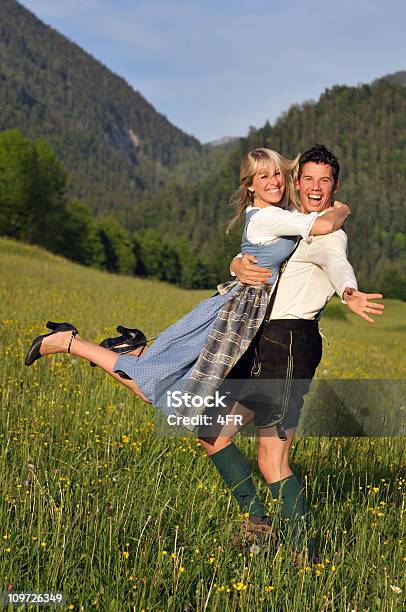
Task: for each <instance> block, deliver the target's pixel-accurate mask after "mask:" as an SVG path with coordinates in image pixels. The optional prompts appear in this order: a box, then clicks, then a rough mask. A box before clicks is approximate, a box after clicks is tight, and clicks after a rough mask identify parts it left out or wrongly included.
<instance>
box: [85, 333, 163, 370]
mask: <svg viewBox="0 0 406 612" xmlns="http://www.w3.org/2000/svg"><path fill="white" fill-rule="evenodd" d="M117 331H118V332H119V333H120V334H121V336H117V337H116V338H106V339H105V340H102V341H101V342H100V343H99V346H102V347H103V348H107V349H110V350H112V351H114V352H115V353H118V354H120V355H125V354H127V353H131V351H134V350H135V349H136V348H140V347H142V350H141V352H140V353H139V355H138V356H140V355H141V354H142V353H143V352H144V350H145V348H146V346H147V343H148V342H150V341H151V340H155V338H150V339H149V340H147V337H146V335H145V334H143V333H142V331H140V330H139V329H136V328H131V327H124V325H118V326H117ZM90 365H91V367H92V368H94V367H96V364H95V363H93V362H92V361H91V362H90Z"/></svg>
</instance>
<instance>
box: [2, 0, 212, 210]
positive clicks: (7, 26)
mask: <svg viewBox="0 0 406 612" xmlns="http://www.w3.org/2000/svg"><path fill="white" fill-rule="evenodd" d="M0 104H1V109H2V112H1V114H0V131H1V130H6V129H10V128H19V129H21V131H22V132H23V134H24V135H25V136H27V137H29V138H38V137H42V138H46V139H47V140H48V141H49V142H50V143H51V144H52V145H53V146H54V147H55V148H56V150H57V153H58V155H59V156H60V157H61V159H62V160H63V162H64V163H65V166H66V168H67V169H68V171H69V174H70V181H69V186H70V190H71V193H72V194H73V195H74V196H75V197H79V198H81V199H82V200H84V201H86V202H87V203H89V204H90V205H91V207H92V209H93V211H94V212H98V211H100V210H106V209H117V208H120V207H121V208H125V207H127V206H130V205H133V204H134V202H136V200H137V198H138V197H139V195H140V194H141V193H142V192H144V191H145V190H148V189H152V188H155V187H156V186H157V185H159V184H161V183H162V181H163V180H164V178H165V177H166V176H167V174H168V172H169V170H170V169H173V168H174V167H175V165H176V164H177V163H178V162H179V161H180V160H184V159H185V158H186V159H187V158H188V156H191V157H193V156H199V154H200V150H201V145H200V143H199V142H198V140H196V139H195V138H193V137H191V136H188V135H187V134H185V133H184V132H182V131H181V130H179V129H178V128H176V127H175V126H173V125H172V124H171V123H170V122H169V121H168V120H167V119H166V118H165V117H164V116H163V115H161V114H160V113H158V112H157V111H156V110H155V109H154V108H153V106H151V104H149V103H148V102H147V101H146V100H145V98H143V96H142V95H141V94H140V93H138V92H137V91H134V90H133V89H132V88H131V87H130V86H129V85H128V83H126V82H125V81H124V79H122V78H120V77H118V76H116V75H115V74H113V73H112V72H111V71H110V70H108V69H107V68H106V67H105V66H103V65H102V64H101V63H100V62H98V61H97V60H96V59H94V58H93V57H91V56H90V55H89V54H88V53H86V52H85V51H83V50H82V49H81V48H80V47H78V46H77V45H76V44H73V43H72V42H70V41H69V40H67V39H66V38H65V37H64V36H62V35H61V34H59V33H58V32H56V31H55V30H54V29H52V28H50V27H48V26H47V25H45V24H44V23H42V22H41V21H40V20H39V19H37V18H36V17H35V16H34V15H33V14H32V13H31V12H29V11H28V10H27V9H25V8H24V7H22V6H21V5H20V4H19V3H18V2H16V1H15V0H2V1H1V3H0Z"/></svg>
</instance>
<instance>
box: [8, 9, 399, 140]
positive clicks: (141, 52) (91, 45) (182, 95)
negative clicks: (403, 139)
mask: <svg viewBox="0 0 406 612" xmlns="http://www.w3.org/2000/svg"><path fill="white" fill-rule="evenodd" d="M20 2H21V4H23V5H24V6H26V7H27V8H29V9H30V10H31V11H32V12H34V13H35V14H36V15H37V16H38V17H39V18H40V19H42V21H44V22H45V23H47V24H49V25H51V26H53V27H54V28H56V29H57V30H58V31H59V32H61V33H62V34H64V35H65V36H67V37H68V38H69V39H70V40H72V41H74V42H76V43H77V44H79V45H80V46H81V47H82V48H83V49H85V50H86V51H88V52H89V53H91V54H92V55H93V56H94V57H96V58H97V59H99V60H100V61H102V62H103V63H104V64H105V65H106V66H108V67H109V68H110V69H112V70H113V71H114V72H116V73H117V74H119V75H120V76H123V77H124V78H125V79H126V80H127V81H128V82H129V83H130V84H131V85H132V86H133V87H134V89H136V90H138V91H139V92H141V93H142V95H143V96H144V97H145V98H146V99H147V100H148V101H149V102H151V103H152V104H153V105H154V106H155V108H156V109H157V110H158V111H159V112H161V113H163V114H164V115H166V116H167V117H168V119H169V120H170V121H171V122H172V123H174V124H175V125H177V126H178V127H180V128H181V129H183V130H184V131H186V132H188V133H189V134H193V135H194V136H196V137H197V138H199V140H201V141H202V142H208V141H211V140H215V139H218V138H222V137H223V136H243V135H245V134H246V133H247V131H248V129H249V126H256V127H261V126H262V125H263V124H264V123H265V121H266V120H267V119H269V121H271V123H273V122H274V121H275V119H277V117H278V116H279V115H280V114H281V113H282V112H283V111H285V110H287V109H288V108H289V106H290V105H291V104H294V103H300V102H303V101H304V100H317V98H318V97H319V95H320V94H321V93H322V92H323V91H324V90H325V89H326V87H330V86H332V85H335V84H347V85H357V84H359V83H368V82H370V81H372V80H374V79H375V78H378V77H380V76H383V75H384V74H388V73H391V72H395V71H397V70H406V36H405V35H404V24H405V23H406V3H405V2H404V0H380V1H378V0H352V1H350V0H341V2H334V3H333V2H329V1H327V0H325V1H324V2H322V1H320V0H308V1H307V2H305V1H303V2H300V1H298V0H268V1H267V2H265V1H263V0H256V1H255V2H252V1H249V0H235V1H231V0H222V1H221V0H217V1H215V0H20Z"/></svg>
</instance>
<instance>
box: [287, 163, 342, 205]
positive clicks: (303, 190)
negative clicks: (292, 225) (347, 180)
mask: <svg viewBox="0 0 406 612" xmlns="http://www.w3.org/2000/svg"><path fill="white" fill-rule="evenodd" d="M338 186H339V183H338V181H337V183H336V184H334V178H333V168H332V167H331V166H330V165H329V164H316V163H315V162H307V163H306V164H304V166H303V168H302V174H301V176H300V179H299V180H298V181H296V184H295V187H296V189H297V190H298V192H299V196H300V203H301V205H302V212H304V213H311V212H321V211H322V210H325V209H326V208H329V206H331V202H332V200H333V194H334V193H335V192H336V191H337V189H338Z"/></svg>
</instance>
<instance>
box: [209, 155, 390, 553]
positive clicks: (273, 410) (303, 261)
mask: <svg viewBox="0 0 406 612" xmlns="http://www.w3.org/2000/svg"><path fill="white" fill-rule="evenodd" d="M339 169H340V167H339V163H338V160H337V158H336V157H335V155H334V154H332V153H331V152H329V151H328V150H327V149H326V148H325V147H324V146H323V145H314V146H313V147H312V148H311V149H309V150H307V151H305V152H304V153H303V154H302V155H301V156H300V158H299V162H298V172H297V179H296V183H295V184H296V189H297V190H298V193H299V196H300V202H301V210H302V212H303V213H305V214H308V213H311V212H323V211H325V210H327V209H328V208H329V207H331V206H332V200H333V198H334V194H335V193H336V191H337V189H338V187H339V181H338V175H339ZM346 253H347V237H346V234H345V232H344V231H342V230H339V231H336V232H333V233H331V234H326V235H323V236H314V237H313V239H312V241H311V242H310V243H308V242H306V241H304V240H302V241H301V242H300V243H299V245H298V247H297V249H296V250H295V252H294V253H293V255H292V256H291V258H290V259H289V261H288V263H287V265H286V268H285V270H284V271H283V273H282V275H281V277H280V279H279V283H278V286H277V287H276V290H275V295H274V297H273V299H274V302H273V306H272V310H271V312H270V313H269V311H268V314H267V317H266V320H265V321H264V323H263V325H262V327H261V329H260V331H259V333H258V335H257V337H256V339H255V341H254V342H253V343H252V345H251V347H250V350H249V351H247V353H246V354H245V355H244V356H243V358H242V359H241V360H240V362H239V363H238V364H237V366H236V367H235V368H234V370H233V372H232V373H231V376H230V378H241V379H247V378H251V379H255V380H256V381H258V385H259V386H261V389H260V392H259V397H258V394H253V395H251V396H247V397H245V399H242V400H239V401H241V403H243V404H244V407H240V408H238V410H237V412H239V413H240V414H242V415H243V417H244V425H245V424H246V423H247V422H248V421H249V420H251V419H252V418H254V420H255V424H256V425H257V427H258V465H259V468H260V470H261V473H262V475H263V476H264V478H265V480H266V482H267V483H268V486H269V487H270V489H271V493H272V496H273V497H274V498H276V499H279V500H280V502H281V516H282V517H283V518H286V519H287V520H288V522H289V525H290V527H291V532H292V534H293V539H294V542H295V543H296V545H297V546H301V544H302V543H303V520H302V518H305V517H306V515H307V504H306V500H305V498H304V495H303V492H302V486H301V483H300V482H299V481H298V479H297V478H296V476H295V475H294V474H293V473H292V470H291V468H290V466H289V450H290V446H291V443H292V440H293V437H294V435H295V428H296V426H297V422H298V419H299V414H300V409H301V407H302V405H303V395H304V394H305V393H306V392H307V390H308V387H309V384H310V381H311V379H312V378H313V376H314V373H315V371H316V368H317V366H318V364H319V363H320V360H321V353H322V346H321V337H320V334H319V331H318V318H319V316H320V313H321V311H322V310H323V308H324V307H325V305H326V304H327V303H328V301H329V300H330V299H331V297H332V296H333V294H334V292H336V293H337V294H338V295H339V296H340V298H341V299H342V300H343V302H344V303H345V304H346V305H347V307H348V308H349V309H350V310H351V311H352V312H354V313H356V314H358V315H359V316H360V317H362V318H364V319H365V320H366V321H368V322H370V323H373V322H374V321H373V319H372V318H371V317H370V316H369V315H370V314H378V315H379V314H382V309H383V305H382V304H377V303H374V302H372V301H371V300H374V299H376V298H381V297H382V295H380V294H366V293H363V292H361V291H358V288H357V282H356V279H355V275H354V272H353V269H352V266H351V265H350V264H349V262H348V260H347V256H346ZM231 271H232V272H233V273H234V274H236V275H237V277H238V279H239V280H240V281H241V282H244V283H247V284H251V285H257V284H260V283H261V282H265V280H266V279H267V278H268V277H269V273H270V271H269V270H267V269H265V268H258V266H256V265H255V259H254V258H253V257H252V256H250V255H244V256H243V257H241V258H240V257H237V258H234V260H233V262H232V264H231ZM271 299H272V298H271ZM267 380H272V383H271V386H268V387H267V389H268V390H269V391H272V387H276V392H274V391H272V398H271V395H268V397H267V398H265V397H264V391H263V384H262V385H261V383H265V381H267ZM253 387H254V388H255V384H253ZM261 396H262V399H261ZM250 400H251V401H250ZM250 408H251V409H252V411H251V410H249V409H250ZM232 433H233V432H232V431H231V432H230V434H229V435H227V434H224V432H223V433H222V434H221V437H219V438H217V439H215V440H210V439H208V438H206V439H201V440H200V442H201V444H202V445H203V447H204V448H205V449H206V451H207V452H208V454H209V455H210V457H211V459H212V460H213V463H214V464H215V466H216V468H217V469H218V471H219V472H220V474H221V475H222V477H223V479H224V480H225V482H226V483H227V484H228V485H229V486H231V487H232V489H233V493H234V495H235V497H236V498H237V500H238V502H239V504H240V508H241V509H243V510H246V509H247V508H249V513H250V521H251V523H252V524H253V525H256V524H258V526H259V528H261V527H262V526H263V525H265V526H266V525H267V519H266V510H265V508H264V506H263V504H262V503H261V501H260V500H258V497H257V494H256V490H255V487H254V484H253V482H252V479H251V469H250V467H249V465H248V464H247V462H246V461H245V459H244V457H243V455H242V454H241V453H240V451H239V450H238V449H237V447H236V446H235V445H234V444H233V442H232ZM309 551H310V553H311V554H312V545H311V544H310V546H309Z"/></svg>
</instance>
